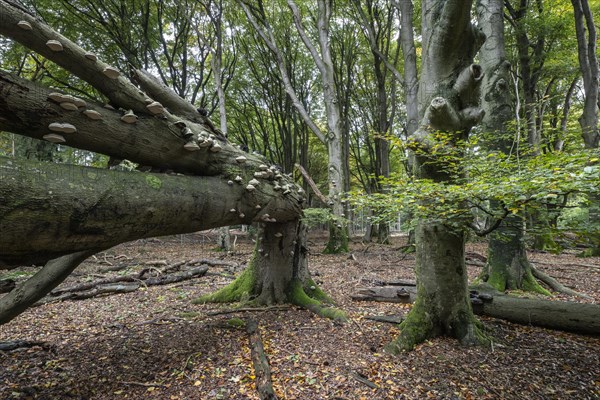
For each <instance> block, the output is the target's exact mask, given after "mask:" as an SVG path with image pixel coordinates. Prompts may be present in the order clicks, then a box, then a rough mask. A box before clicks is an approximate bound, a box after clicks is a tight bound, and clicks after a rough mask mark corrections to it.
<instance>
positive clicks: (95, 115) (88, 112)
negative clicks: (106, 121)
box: [83, 110, 102, 121]
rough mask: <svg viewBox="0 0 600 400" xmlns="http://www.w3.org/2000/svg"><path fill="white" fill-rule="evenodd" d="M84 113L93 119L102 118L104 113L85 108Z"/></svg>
mask: <svg viewBox="0 0 600 400" xmlns="http://www.w3.org/2000/svg"><path fill="white" fill-rule="evenodd" d="M83 114H84V115H85V116H86V117H88V118H89V119H91V120H94V121H97V120H100V119H102V114H100V113H99V112H98V111H95V110H85V111H84V112H83Z"/></svg>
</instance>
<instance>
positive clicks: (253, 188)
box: [0, 0, 345, 320]
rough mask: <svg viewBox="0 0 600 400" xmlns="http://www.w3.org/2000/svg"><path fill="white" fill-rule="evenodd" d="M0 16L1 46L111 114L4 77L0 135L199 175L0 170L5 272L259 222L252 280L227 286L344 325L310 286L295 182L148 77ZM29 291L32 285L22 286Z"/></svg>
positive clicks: (66, 264) (11, 16)
mask: <svg viewBox="0 0 600 400" xmlns="http://www.w3.org/2000/svg"><path fill="white" fill-rule="evenodd" d="M0 9H1V11H2V18H0V34H1V35H3V36H6V37H8V38H11V39H13V40H16V41H18V42H20V43H21V44H23V45H24V46H26V47H28V48H30V49H32V50H34V51H36V52H39V53H40V54H42V55H43V56H45V57H46V58H48V59H49V60H51V61H54V62H56V63H57V64H58V65H60V66H62V67H63V68H65V69H66V70H67V71H69V72H71V73H73V74H74V75H77V76H78V77H79V78H81V79H83V80H84V81H86V82H88V83H89V84H91V85H92V86H93V87H94V88H95V89H97V90H98V91H99V92H100V93H102V94H104V95H105V96H106V97H107V98H108V99H109V100H110V102H111V104H112V107H111V108H112V109H107V108H105V107H101V106H99V105H98V104H94V103H93V102H91V101H82V99H75V98H69V100H64V98H63V96H62V94H60V93H56V92H55V93H52V92H51V91H50V90H49V89H47V88H44V87H42V86H39V85H36V84H33V83H31V82H27V81H25V80H22V79H20V78H17V77H15V76H13V75H11V74H7V73H4V72H1V73H0V115H2V117H0V129H3V130H7V131H10V132H13V133H17V134H21V135H25V136H30V137H33V138H36V139H44V136H46V139H48V136H47V134H48V133H50V132H51V131H53V132H56V131H57V130H60V133H61V135H60V136H58V137H57V136H54V137H53V139H58V138H60V139H62V140H63V141H64V142H65V143H66V145H68V146H72V147H76V148H80V149H86V150H91V151H95V152H100V153H104V154H106V155H109V156H111V157H114V158H119V159H125V158H126V159H129V160H131V161H133V162H136V163H139V164H142V165H145V166H151V167H153V168H155V169H157V170H161V171H166V170H172V171H174V172H177V173H186V174H193V175H195V176H194V177H187V176H169V175H167V174H164V173H163V174H143V173H118V172H115V171H106V170H97V169H92V168H83V167H73V166H64V165H57V164H49V165H46V164H41V163H31V162H29V163H28V162H22V161H16V160H7V159H1V160H0V173H1V174H2V177H1V178H2V179H0V195H1V196H2V198H3V202H2V203H1V204H0V224H1V230H2V236H0V261H1V263H2V267H0V268H7V267H10V266H14V265H18V264H23V263H43V262H48V261H49V260H52V259H55V258H57V257H58V259H57V260H58V261H56V262H57V263H59V264H60V266H61V270H68V268H71V267H73V266H72V262H71V261H69V260H70V259H64V258H63V257H70V256H68V255H66V254H71V253H74V254H90V252H91V253H93V252H95V251H98V250H101V249H104V248H107V247H111V246H113V245H116V244H118V243H121V242H123V241H128V240H132V239H138V238H142V237H150V236H159V235H168V234H175V233H185V232H192V231H197V230H201V229H206V228H210V227H218V226H223V225H231V224H239V223H244V224H249V223H252V222H260V223H261V224H264V225H265V226H264V232H265V234H264V237H262V238H261V239H260V240H259V245H260V246H261V248H263V249H265V250H266V251H268V253H266V254H260V253H259V252H258V250H259V249H258V248H257V251H256V253H255V255H254V258H253V262H252V263H251V264H252V266H251V267H249V268H247V271H249V272H248V273H247V274H246V275H245V276H244V277H242V278H243V279H241V281H240V280H238V281H237V282H234V284H235V285H237V286H236V287H240V286H241V287H244V288H246V289H248V290H247V291H245V293H246V292H247V293H250V294H251V295H252V296H253V297H254V298H256V301H257V302H264V303H275V302H281V301H292V302H295V303H296V304H299V305H303V306H306V307H308V308H311V309H313V310H315V311H317V312H319V313H320V314H322V315H326V316H330V317H332V318H336V319H340V320H342V319H345V316H344V315H343V314H342V313H339V312H337V311H335V310H332V309H328V308H326V307H324V306H323V305H322V303H321V301H319V300H327V297H326V296H325V295H324V294H323V292H321V291H320V290H319V289H318V288H317V287H316V285H314V283H313V282H312V281H311V280H310V274H309V272H308V268H307V262H306V255H305V253H306V246H305V238H304V239H302V238H301V237H303V235H304V233H303V230H302V229H300V227H301V225H300V224H299V222H298V218H299V217H300V215H301V214H302V203H303V202H304V196H303V194H302V191H301V190H300V189H299V188H298V187H297V186H296V185H295V183H294V182H293V179H292V178H291V177H288V176H285V175H283V174H281V173H280V172H279V171H278V169H277V168H276V167H275V166H269V165H266V164H265V161H264V160H263V159H261V158H259V157H257V156H252V155H249V154H247V153H245V152H243V151H242V150H240V149H239V148H238V147H237V146H233V145H232V144H230V143H229V142H228V141H227V139H226V138H225V137H223V135H222V134H221V132H220V131H218V130H216V129H214V127H213V126H212V124H211V123H210V121H208V120H207V119H204V117H203V116H202V115H201V114H200V113H199V112H198V111H197V110H196V109H195V108H194V107H193V106H192V105H191V104H189V103H187V102H186V101H185V100H183V99H182V98H180V97H179V96H178V95H177V94H176V93H175V92H174V91H173V90H172V89H170V88H168V87H166V86H164V85H163V84H162V83H161V82H159V81H158V80H156V79H154V78H152V77H151V76H150V75H149V74H148V73H146V72H144V71H140V70H138V71H135V78H136V80H137V82H138V84H139V85H140V87H141V88H142V89H143V91H142V90H139V89H138V88H137V87H136V86H134V85H133V84H132V83H131V82H130V81H129V80H128V79H126V78H125V77H124V75H123V74H122V73H119V72H118V71H116V70H114V69H110V68H108V67H109V66H108V65H107V64H105V63H103V62H102V61H101V60H98V59H97V57H95V56H94V55H92V54H89V53H88V52H86V51H85V50H84V49H82V48H80V47H79V46H77V45H76V44H75V43H73V42H71V41H69V40H68V39H66V38H65V37H63V36H61V35H60V34H58V33H57V32H55V31H53V30H52V29H51V28H50V27H48V26H47V25H45V24H44V23H43V22H42V21H41V20H39V19H37V18H35V17H33V16H31V15H30V14H28V13H26V12H24V11H23V9H22V8H21V7H16V6H14V5H13V4H12V3H11V2H9V1H6V0H0ZM19 21H25V22H26V23H27V24H28V25H24V24H23V23H21V24H20V25H18V23H19ZM23 26H26V28H27V29H24V28H23ZM29 28H30V29H29ZM49 39H51V40H55V41H59V42H60V44H61V46H62V51H55V50H51V49H50V48H49V47H48V46H47V44H46V43H47V41H48V40H49ZM55 48H56V43H55ZM109 75H110V76H109ZM150 97H154V98H150ZM150 101H152V103H151V104H148V103H149V102H150ZM157 102H160V103H161V104H157ZM59 103H60V104H59ZM63 103H68V104H63ZM147 105H148V107H147ZM65 106H67V107H65ZM166 107H168V108H169V110H167V109H166ZM115 108H120V109H124V110H131V111H133V112H134V113H135V114H136V115H137V118H133V117H132V116H131V115H128V117H127V118H126V119H122V117H124V115H123V113H122V112H121V111H117V110H115ZM90 115H92V116H94V118H91V117H90ZM127 119H128V120H129V121H126V120H127ZM64 129H66V130H67V131H64ZM54 135H57V133H54ZM63 135H64V136H63ZM184 144H197V145H198V146H197V148H194V146H191V147H184ZM190 150H194V151H190ZM342 173H343V172H342ZM340 176H342V177H343V175H340ZM340 182H341V180H340ZM282 233H285V237H284V239H281V238H282V237H283V236H282ZM268 254H271V255H270V256H269V255H268ZM73 262H74V261H73ZM52 263H53V261H50V262H49V263H47V266H48V265H51V264H52ZM73 268H74V267H73ZM249 275H250V278H248V276H249ZM36 276H37V275H36ZM32 279H33V278H32ZM63 279H64V278H63ZM55 283H56V280H51V282H50V281H49V283H47V284H45V286H47V287H49V286H51V285H54V284H55ZM33 284H35V280H33V281H32V280H29V281H27V282H26V283H25V284H24V287H29V286H28V285H33ZM244 285H246V286H244ZM15 290H16V289H15ZM44 290H45V289H44ZM32 291H34V292H35V290H33V289H32ZM13 292H15V291H14V290H13ZM42 292H43V290H40V293H42ZM242 292H244V291H237V292H236V294H241V293H242ZM307 293H308V294H307ZM44 294H45V293H44ZM10 295H12V293H11V294H9V295H7V296H10ZM35 295H36V296H37V295H38V294H35ZM7 296H5V297H4V298H3V300H4V299H5V298H6V299H9V297H7ZM217 297H218V296H217ZM234 297H235V296H229V298H234ZM238 299H239V296H238ZM12 308H13V309H16V308H15V307H12Z"/></svg>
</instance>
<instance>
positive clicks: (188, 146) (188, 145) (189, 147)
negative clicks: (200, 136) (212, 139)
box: [183, 140, 200, 151]
mask: <svg viewBox="0 0 600 400" xmlns="http://www.w3.org/2000/svg"><path fill="white" fill-rule="evenodd" d="M183 148H184V149H186V150H187V151H198V150H200V147H199V146H198V145H197V144H196V143H195V142H194V141H191V140H190V141H189V142H187V143H186V144H184V145H183Z"/></svg>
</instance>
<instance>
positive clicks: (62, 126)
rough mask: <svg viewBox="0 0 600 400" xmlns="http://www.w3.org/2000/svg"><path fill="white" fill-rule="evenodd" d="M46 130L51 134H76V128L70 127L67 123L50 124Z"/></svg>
mask: <svg viewBox="0 0 600 400" xmlns="http://www.w3.org/2000/svg"><path fill="white" fill-rule="evenodd" d="M48 129H50V130H51V131H53V132H62V133H75V132H77V128H76V127H75V125H71V124H69V123H66V122H65V123H60V122H52V123H51V124H50V125H48Z"/></svg>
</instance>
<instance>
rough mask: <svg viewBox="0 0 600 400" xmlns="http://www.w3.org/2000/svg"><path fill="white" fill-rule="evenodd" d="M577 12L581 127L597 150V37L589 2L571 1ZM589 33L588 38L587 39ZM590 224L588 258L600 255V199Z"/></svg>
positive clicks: (595, 200)
mask: <svg viewBox="0 0 600 400" xmlns="http://www.w3.org/2000/svg"><path fill="white" fill-rule="evenodd" d="M571 3H573V9H574V11H575V30H576V32H577V50H578V52H577V53H578V55H579V67H580V69H581V74H582V76H583V88H584V92H585V100H584V104H583V113H582V114H581V117H579V125H580V126H581V133H582V136H583V141H584V143H585V147H586V148H588V149H596V148H598V146H600V129H599V128H598V98H599V85H600V82H599V78H600V74H599V72H598V69H599V67H598V57H597V55H596V43H597V34H596V26H595V25H594V17H593V15H592V12H591V10H590V5H589V4H588V1H587V0H571ZM586 31H587V37H586ZM589 200H590V212H589V222H590V225H591V226H592V227H593V228H592V229H593V230H594V231H593V232H592V234H591V235H590V236H591V238H590V243H591V248H590V249H589V251H587V252H586V255H590V256H591V255H595V256H598V255H600V196H598V195H595V196H590V199H589Z"/></svg>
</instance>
